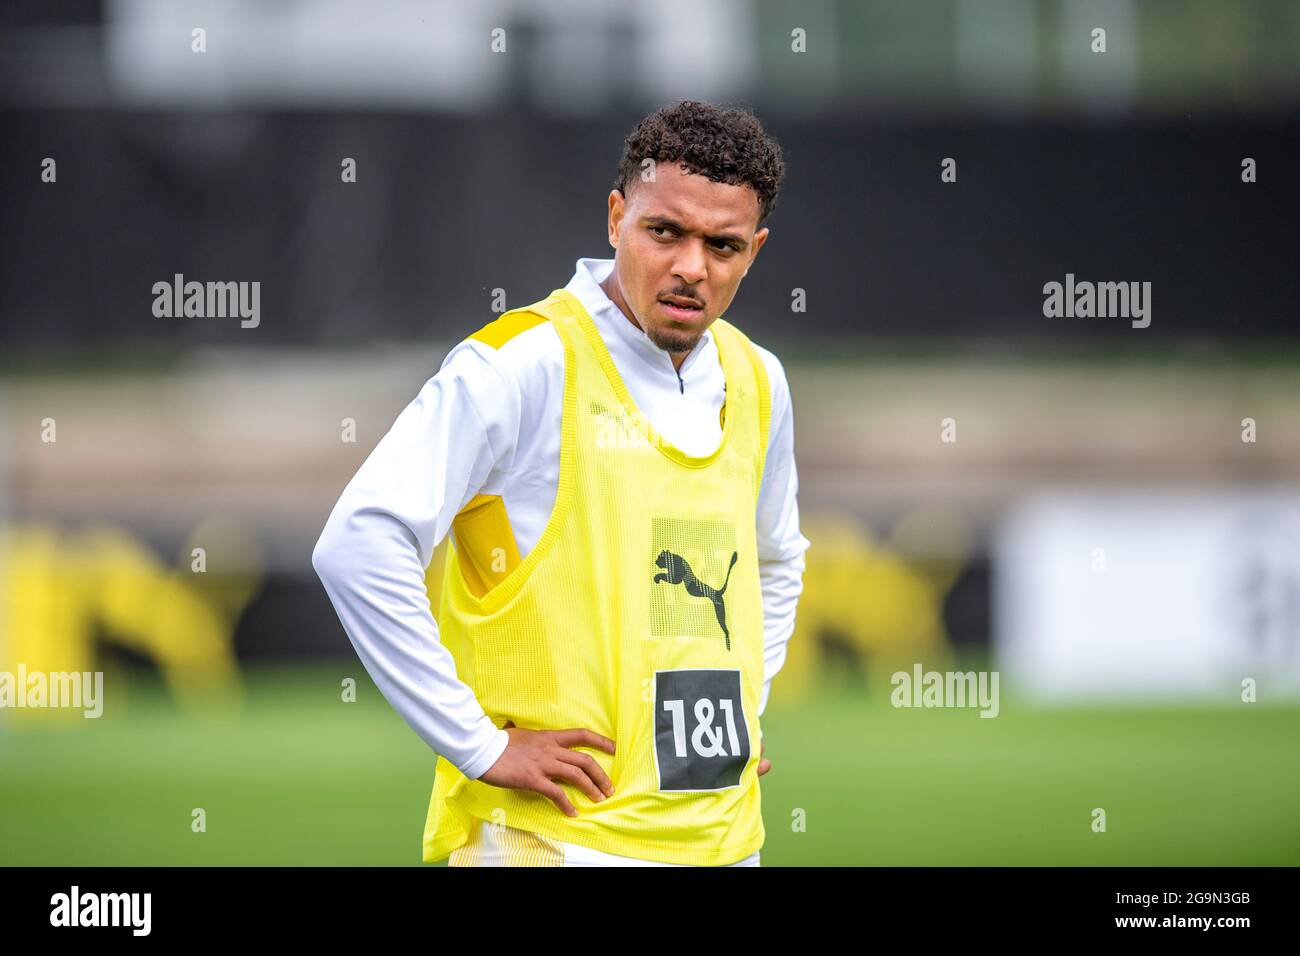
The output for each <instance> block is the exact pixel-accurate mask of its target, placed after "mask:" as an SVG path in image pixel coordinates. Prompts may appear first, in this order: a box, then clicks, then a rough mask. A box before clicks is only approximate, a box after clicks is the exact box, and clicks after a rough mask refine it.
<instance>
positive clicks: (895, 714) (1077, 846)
mask: <svg viewBox="0 0 1300 956" xmlns="http://www.w3.org/2000/svg"><path fill="white" fill-rule="evenodd" d="M345 676H353V677H357V678H358V685H359V686H358V698H359V699H358V702H357V703H352V704H346V703H343V702H342V701H341V700H340V698H339V682H340V680H341V679H342V678H343V677H345ZM131 686H132V692H131V695H130V697H129V699H127V700H126V701H123V700H122V699H121V695H119V696H118V698H117V699H116V701H115V699H114V698H112V697H110V698H109V699H108V703H107V705H106V712H105V716H104V717H103V718H102V719H100V720H99V721H90V720H75V721H72V722H71V723H70V725H69V726H68V727H67V728H66V729H55V728H49V729H28V728H26V727H24V728H22V729H21V730H15V729H14V728H13V726H12V725H0V727H2V728H3V729H0V863H3V864H11V865H12V864H24V865H177V864H179V865H226V864H289V865H295V864H311V865H334V864H338V865H389V864H393V865H402V864H414V865H418V864H419V855H420V836H421V830H422V827H423V823H424V814H425V809H426V806H427V801H428V796H429V788H430V785H431V783H432V778H433V760H432V757H431V755H430V754H429V752H428V751H427V750H426V748H425V747H424V745H423V744H422V743H421V742H420V741H419V739H418V738H417V737H416V736H415V734H414V733H413V732H412V731H411V730H410V729H409V728H407V726H406V725H405V724H404V723H403V722H402V721H401V719H400V718H399V717H397V715H396V714H395V713H393V712H392V711H391V710H390V709H389V707H388V705H387V703H386V702H384V701H383V699H382V698H381V697H380V696H379V694H378V692H377V691H376V690H375V689H374V687H373V686H372V685H371V684H370V682H369V680H368V679H367V678H366V677H365V675H364V672H362V671H361V670H360V668H359V667H358V666H356V665H355V664H352V663H348V662H344V663H340V664H339V665H338V666H334V667H325V668H320V667H314V668H312V669H310V670H302V669H294V670H288V669H265V668H264V669H261V670H258V671H255V672H252V673H251V674H249V675H248V678H247V692H248V693H247V699H246V701H245V703H244V705H243V708H242V709H241V710H240V712H239V714H238V716H237V717H235V718H224V719H215V718H205V719H198V718H195V717H192V716H184V715H182V714H181V713H179V712H178V711H177V710H176V708H175V707H174V706H173V705H172V704H171V703H170V702H169V701H168V700H167V699H166V698H164V697H163V696H162V695H161V694H160V693H159V691H158V689H157V688H156V687H155V686H153V685H151V684H149V683H148V682H141V681H139V680H135V681H133V683H132V685H131ZM780 698H781V694H780V681H779V679H778V681H777V684H776V685H775V690H774V693H773V699H772V704H771V706H770V707H769V709H768V712H767V713H766V715H765V718H764V732H765V735H766V739H767V756H768V757H769V758H770V759H771V760H772V762H773V769H772V772H771V773H770V774H768V775H767V776H765V777H764V778H763V810H764V818H765V820H766V825H767V843H766V845H765V846H764V848H763V863H764V865H768V866H776V865H806V864H832V865H863V864H866V865H871V864H890V865H912V864H938V865H949V864H959V865H971V864H973V865H1034V864H1046V865H1057V864H1082V865H1099V864H1119V865H1128V864H1152V865H1250V864H1268V865H1297V864H1300V708H1296V709H1279V708H1264V707H1260V706H1246V705H1243V706H1239V707H1235V708H1225V709H1222V710H1217V711H1209V710H1201V709H1174V708H1165V709H1161V710H1152V711H1139V710H1125V711H1116V710H1106V711H1080V710H1071V711H1048V712H1042V711H1026V710H1022V709H1020V708H1018V707H1017V706H1016V704H1015V702H1014V701H1010V700H1008V699H1007V698H1006V697H1005V695H1004V697H1003V701H1002V711H1001V714H1000V716H998V717H997V718H996V719H993V720H987V719H980V718H979V717H978V716H977V714H976V713H975V712H974V711H969V710H967V711H953V710H949V711H943V710H928V711H927V710H894V709H892V708H890V707H889V706H888V705H887V704H885V705H881V704H878V703H871V704H868V703H865V702H863V701H862V700H861V699H860V698H859V697H858V696H856V695H854V694H853V693H851V692H850V691H848V690H846V689H839V690H830V689H828V690H826V691H825V692H824V693H822V694H819V695H818V696H817V698H816V699H815V700H814V701H812V702H809V703H805V704H802V705H800V706H799V707H797V708H795V707H793V706H790V705H785V704H784V703H783V702H782V701H781V699H780ZM195 807H202V808H203V809H204V810H205V811H206V813H207V832H205V833H194V832H192V831H191V828H190V822H191V811H192V809H193V808H195ZM1094 807H1102V808H1104V809H1105V811H1106V814H1107V832H1105V833H1094V832H1092V829H1091V825H1090V824H1091V819H1092V817H1091V812H1092V809H1093V808H1094ZM797 810H802V811H803V816H804V818H805V819H806V831H805V832H792V826H791V821H792V818H793V817H794V815H795V813H796V811H797Z"/></svg>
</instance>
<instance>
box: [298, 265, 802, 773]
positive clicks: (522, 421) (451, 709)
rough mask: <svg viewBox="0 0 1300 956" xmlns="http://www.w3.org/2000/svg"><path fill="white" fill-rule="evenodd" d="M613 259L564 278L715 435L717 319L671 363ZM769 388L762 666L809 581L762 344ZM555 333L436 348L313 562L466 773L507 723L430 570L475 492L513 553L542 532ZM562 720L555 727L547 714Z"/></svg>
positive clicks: (698, 432)
mask: <svg viewBox="0 0 1300 956" xmlns="http://www.w3.org/2000/svg"><path fill="white" fill-rule="evenodd" d="M613 266H614V261H613V260H612V259H579V260H578V262H577V268H576V271H575V272H574V275H573V278H572V279H571V280H570V281H569V283H568V285H567V286H566V288H567V289H568V290H569V291H570V292H572V293H573V294H574V295H575V296H577V298H578V300H579V301H580V302H581V303H582V305H583V307H584V308H585V309H586V310H587V312H588V314H589V315H590V316H591V318H592V320H593V322H594V323H595V325H596V327H597V328H598V329H599V331H600V334H601V337H602V338H603V339H604V341H605V344H606V346H607V348H608V350H609V353H610V356H611V358H612V359H613V361H614V364H615V366H616V367H617V368H618V371H619V373H620V375H622V377H623V380H624V382H625V383H626V385H627V388H628V391H630V392H631V393H632V397H633V399H634V400H635V401H636V403H637V406H638V407H639V408H640V409H641V411H642V412H643V413H644V414H645V416H646V417H647V418H648V419H649V420H650V422H651V423H652V424H653V425H654V427H655V428H656V429H658V430H659V431H660V433H662V434H663V435H664V437H665V438H666V439H667V440H668V441H669V442H671V443H672V444H674V445H676V446H677V447H678V448H680V449H681V450H682V451H684V452H686V453H687V454H691V455H707V454H710V453H711V452H712V451H713V450H714V449H715V448H717V446H718V443H719V442H720V441H721V439H722V430H721V427H720V425H719V423H718V417H719V416H718V413H719V410H720V408H721V406H722V401H723V397H724V394H723V392H724V389H723V386H724V384H725V378H724V376H723V372H722V366H721V363H720V362H719V359H718V349H717V345H716V343H715V342H714V338H713V335H712V333H711V331H706V332H705V333H704V335H703V336H702V337H701V339H700V341H699V342H698V343H697V344H696V346H695V348H694V349H693V350H692V351H691V352H690V354H688V355H687V357H686V359H685V361H683V362H682V366H681V369H680V371H678V370H676V369H674V368H673V363H672V359H671V358H670V357H669V355H668V353H667V352H665V351H663V350H661V349H660V348H659V347H658V346H656V345H655V344H654V343H653V342H651V341H650V339H649V337H648V336H647V335H646V334H645V332H643V331H642V330H641V329H640V328H638V327H637V326H635V325H633V324H632V322H631V321H630V320H629V319H628V318H627V316H625V315H624V314H623V312H622V311H621V310H620V309H619V308H618V306H616V305H615V304H614V303H613V302H612V301H610V299H609V297H608V296H606V295H605V292H604V290H603V289H601V287H600V282H601V280H603V279H604V278H605V277H606V276H608V275H609V273H610V271H611V270H612V269H613ZM755 347H756V349H757V351H758V353H759V355H760V356H761V357H762V360H763V363H764V365H765V367H766V369H767V376H768V380H769V382H770V384H771V390H772V415H771V426H770V430H769V438H768V452H767V458H766V463H765V467H764V470H763V479H762V483H761V485H760V489H759V497H758V507H757V514H756V529H757V541H758V561H759V580H760V584H761V588H762V595H763V642H764V681H763V691H762V696H761V700H760V704H759V714H760V715H761V714H762V712H763V709H764V708H765V707H766V706H767V699H768V695H769V693H770V691H771V683H772V678H773V676H774V675H775V674H776V673H777V671H779V670H780V669H781V666H782V665H783V664H784V663H785V655H786V643H787V641H788V640H789V638H790V634H791V632H792V631H793V629H794V618H795V605H796V603H797V602H798V599H799V594H800V593H801V591H802V588H803V570H804V556H803V555H804V551H805V550H806V549H807V547H808V540H807V539H806V538H804V536H803V535H802V534H801V533H800V531H799V509H798V505H797V504H796V501H795V495H796V492H797V490H798V477H797V475H796V472H795V463H794V419H793V410H792V408H791V404H790V389H789V385H788V383H787V382H786V377H785V370H784V369H783V368H782V367H781V364H780V362H779V361H778V360H777V358H776V356H775V355H773V354H772V353H771V352H769V351H767V350H766V349H764V348H761V347H759V346H757V344H756V345H755ZM563 395H564V348H563V345H562V343H561V341H560V338H559V335H558V334H557V333H556V331H555V329H554V328H553V327H552V325H551V323H549V322H542V323H539V324H538V325H536V326H533V327H532V328H530V329H528V330H526V331H524V332H521V333H519V334H518V335H515V336H514V337H512V338H511V339H509V340H508V341H507V342H505V343H504V344H503V345H502V346H501V347H500V348H494V347H492V346H491V345H488V344H486V343H483V342H480V341H478V340H477V339H469V338H467V339H465V340H464V341H462V342H460V343H459V344H458V345H457V346H456V347H455V348H453V349H452V350H451V351H450V352H449V353H448V354H447V357H446V358H445V359H444V360H443V363H442V367H441V369H440V370H439V371H438V373H437V374H436V375H434V376H433V377H432V378H431V379H429V380H428V381H427V382H426V383H425V385H424V387H423V388H422V389H421V390H420V393H419V395H417V396H416V398H415V399H414V400H413V401H412V402H411V403H410V404H409V405H408V406H407V407H406V408H405V409H404V410H403V411H402V413H401V414H400V415H399V416H398V417H397V420H396V421H395V422H394V424H393V427H392V428H391V429H390V430H389V432H388V433H387V434H386V435H385V436H384V437H383V438H382V439H381V440H380V442H379V444H378V445H376V446H375V449H374V451H373V452H371V454H370V456H369V457H368V458H367V459H366V460H365V462H364V463H363V464H362V465H361V467H360V469H359V470H358V471H357V473H356V475H355V476H354V477H353V478H352V480H351V481H350V482H349V483H348V485H347V487H346V488H344V490H343V494H342V495H341V496H340V498H339V501H338V503H337V504H336V505H335V507H334V510H333V512H332V513H331V514H330V516H329V520H328V521H327V522H326V524H325V529H324V531H323V532H322V533H321V536H320V540H319V541H318V542H317V543H316V547H315V550H314V551H313V553H312V565H313V567H314V568H315V569H316V572H317V574H318V575H319V576H320V579H321V582H322V583H323V584H324V586H325V590H326V592H327V594H328V595H329V598H330V600H331V602H332V603H333V605H334V608H335V610H336V611H337V612H338V615H339V620H340V621H341V622H342V624H343V628H344V630H345V631H346V632H347V635H348V638H349V640H350V641H351V642H352V645H353V647H354V648H355V649H356V652H357V655H358V656H359V657H360V658H361V661H362V663H363V664H364V666H365V668H366V670H367V671H368V672H369V674H370V676H371V678H372V679H373V680H374V682H375V685H376V686H377V687H378V688H379V690H380V692H382V693H383V695H384V696H385V698H387V700H388V701H389V703H391V704H392V706H393V707H394V708H395V709H396V710H397V711H398V713H400V714H401V715H402V717H403V718H404V719H405V720H406V722H407V723H409V724H410V725H411V727H412V728H414V730H415V731H416V733H418V734H419V735H420V737H421V738H422V739H423V740H424V741H425V743H427V744H428V745H429V746H430V747H431V748H432V749H433V750H434V751H435V752H437V753H439V754H441V755H442V756H444V757H446V758H447V759H448V760H449V761H451V762H452V763H453V764H455V765H456V766H457V767H458V768H459V769H460V770H461V772H462V773H464V774H465V776H467V777H469V778H470V779H475V778H477V777H478V776H480V775H481V774H482V773H483V772H484V771H486V770H487V769H489V768H490V767H491V766H492V765H493V764H494V763H496V761H497V758H499V757H500V756H501V754H502V752H503V751H504V750H505V748H506V744H507V743H508V741H509V735H508V734H507V733H506V731H504V730H499V729H497V727H496V726H495V725H494V724H493V723H492V721H491V719H490V718H489V717H488V716H487V715H486V714H485V713H484V711H483V708H482V707H481V706H480V704H479V702H478V700H477V699H476V698H475V696H474V692H473V690H472V689H471V688H470V687H469V686H468V685H466V684H465V683H464V682H463V681H461V680H460V679H459V677H457V675H456V667H455V662H454V660H453V658H452V656H451V652H450V651H448V650H447V648H446V647H444V646H443V645H442V643H441V641H440V640H439V637H438V627H437V623H436V621H435V620H434V617H433V614H432V613H431V611H430V609H429V599H428V594H427V592H426V590H425V569H426V568H427V567H428V566H429V562H430V561H431V560H432V557H433V552H434V549H435V548H436V547H437V545H438V544H439V542H441V541H442V539H443V536H444V535H446V534H447V532H448V530H449V529H450V527H451V524H452V520H453V519H454V518H455V517H456V514H457V512H459V511H460V510H461V508H463V507H464V506H465V505H466V504H467V503H468V502H469V501H470V500H471V499H472V498H474V497H475V496H476V495H480V494H482V495H500V496H501V497H502V499H503V502H504V505H505V510H506V515H507V517H508V519H509V522H510V527H511V529H512V530H513V532H514V536H515V541H516V544H517V546H518V550H519V556H520V558H521V559H522V558H524V557H526V556H527V554H528V552H529V551H530V550H531V549H532V548H533V546H534V545H535V544H536V543H537V541H538V539H539V538H540V537H541V533H542V529H543V527H544V526H545V524H546V521H547V519H548V518H549V516H550V514H551V511H552V508H553V506H554V503H555V494H556V488H557V486H558V484H559V474H560V419H561V412H562V406H563V401H562V399H563ZM556 729H559V728H556Z"/></svg>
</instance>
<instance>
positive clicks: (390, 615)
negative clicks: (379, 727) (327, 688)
mask: <svg viewBox="0 0 1300 956" xmlns="http://www.w3.org/2000/svg"><path fill="white" fill-rule="evenodd" d="M312 565H313V567H314V568H315V569H316V573H317V574H318V575H319V576H320V579H321V583H322V584H323V585H324V587H325V591H326V593H327V594H328V595H329V598H330V601H331V603H332V604H333V605H334V609H335V611H336V612H337V613H338V616H339V620H340V622H341V623H342V624H343V629H344V631H346V633H347V635H348V639H349V640H350V641H351V642H352V646H353V647H354V648H355V649H356V652H357V656H358V657H359V658H360V659H361V662H362V664H363V665H364V666H365V668H366V671H367V672H368V673H369V674H370V677H371V679H372V680H373V681H374V682H375V686H377V687H378V688H379V690H380V692H381V693H382V694H383V695H384V697H385V698H386V699H387V700H388V702H389V703H390V704H391V705H392V706H393V707H394V709H396V710H397V712H398V713H399V714H401V715H402V718H403V719H404V720H405V721H406V722H407V723H408V724H410V726H411V727H412V729H414V730H415V732H416V733H417V734H419V736H420V738H421V739H423V740H424V742H425V743H426V744H428V745H429V746H430V747H431V748H432V749H433V750H434V751H435V752H437V753H439V754H441V755H442V756H444V757H446V758H447V759H448V760H449V761H451V762H452V763H453V764H455V765H456V766H457V767H459V768H460V769H461V771H462V772H463V773H464V774H465V775H466V776H467V777H470V778H471V779H473V778H476V777H478V776H479V775H480V774H482V773H483V772H484V771H485V770H487V769H488V768H489V767H491V766H492V764H493V763H495V762H496V760H497V758H498V757H499V756H500V755H501V753H502V751H504V750H505V745H506V742H507V741H508V739H509V738H508V735H507V734H506V732H505V731H504V730H499V729H497V728H496V727H495V725H494V724H493V723H492V721H491V718H489V717H488V716H487V715H486V714H485V713H484V712H483V708H482V707H481V706H480V704H479V702H478V700H477V698H476V697H475V696H474V692H473V690H472V689H471V688H470V687H469V686H468V685H467V684H465V683H464V682H463V681H462V680H460V679H459V678H458V677H457V676H456V667H455V661H454V659H453V658H452V656H451V652H450V651H448V650H447V648H446V647H444V646H443V644H442V643H441V641H440V640H439V639H438V627H437V623H436V622H435V621H434V619H433V615H432V613H431V612H430V610H429V599H428V594H427V592H426V591H425V587H424V569H423V567H422V566H421V563H420V558H419V553H418V550H417V548H416V545H415V542H414V539H413V536H412V535H411V532H410V530H409V529H408V528H406V527H405V526H404V525H403V524H402V523H401V522H400V521H398V520H397V519H396V518H394V517H393V516H392V515H389V514H386V513H384V512H382V511H378V510H360V511H353V510H351V509H349V508H348V507H347V506H346V502H344V501H341V502H340V505H339V507H337V508H336V509H335V513H334V514H332V515H331V516H330V520H329V522H328V523H327V524H326V526H325V530H324V531H323V532H322V533H321V537H320V540H319V541H318V542H317V544H316V548H315V550H314V551H313V553H312Z"/></svg>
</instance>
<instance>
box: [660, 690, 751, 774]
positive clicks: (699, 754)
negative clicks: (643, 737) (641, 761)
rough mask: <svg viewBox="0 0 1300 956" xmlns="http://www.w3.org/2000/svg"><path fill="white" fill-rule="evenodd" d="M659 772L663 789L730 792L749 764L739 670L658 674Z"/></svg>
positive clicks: (747, 734)
mask: <svg viewBox="0 0 1300 956" xmlns="http://www.w3.org/2000/svg"><path fill="white" fill-rule="evenodd" d="M654 708H655V722H654V726H655V769H656V771H657V772H658V775H659V789H660V790H685V791H691V790H727V789H729V788H731V787H736V786H739V785H740V774H741V772H742V771H743V770H744V769H745V765H746V764H747V763H749V756H750V751H749V727H748V725H747V724H746V722H745V711H744V705H743V703H742V701H741V696H740V671H738V670H720V669H712V668H693V669H683V670H670V671H655V699H654Z"/></svg>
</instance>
